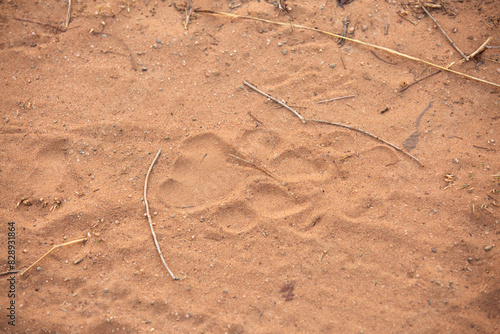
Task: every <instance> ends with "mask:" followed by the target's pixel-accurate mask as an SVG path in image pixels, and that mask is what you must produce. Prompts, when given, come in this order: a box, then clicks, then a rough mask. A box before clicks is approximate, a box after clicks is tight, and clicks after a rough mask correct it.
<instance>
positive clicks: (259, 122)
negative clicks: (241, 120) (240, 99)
mask: <svg viewBox="0 0 500 334" xmlns="http://www.w3.org/2000/svg"><path fill="white" fill-rule="evenodd" d="M247 114H248V116H250V117H252V118H253V119H254V120H255V121H256V122H257V124H261V125H264V123H262V122H261V121H259V120H258V119H257V117H255V116H254V115H252V114H251V113H250V111H249V112H247Z"/></svg>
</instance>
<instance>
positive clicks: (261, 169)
mask: <svg viewBox="0 0 500 334" xmlns="http://www.w3.org/2000/svg"><path fill="white" fill-rule="evenodd" d="M229 156H230V157H233V158H235V159H238V160H240V161H243V162H244V163H246V164H249V165H250V166H253V167H255V168H257V169H258V170H260V171H261V172H262V173H264V174H266V175H267V176H269V177H270V178H272V179H275V180H277V181H279V180H278V179H277V178H276V177H275V176H274V175H273V174H272V173H271V172H269V171H268V170H267V169H265V168H263V167H260V166H259V165H256V164H254V163H251V162H250V161H248V160H245V159H243V158H240V157H238V156H236V155H233V154H231V153H229Z"/></svg>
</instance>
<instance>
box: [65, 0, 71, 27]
mask: <svg viewBox="0 0 500 334" xmlns="http://www.w3.org/2000/svg"><path fill="white" fill-rule="evenodd" d="M70 17H71V0H68V14H67V15H66V28H67V27H68V26H69V19H70Z"/></svg>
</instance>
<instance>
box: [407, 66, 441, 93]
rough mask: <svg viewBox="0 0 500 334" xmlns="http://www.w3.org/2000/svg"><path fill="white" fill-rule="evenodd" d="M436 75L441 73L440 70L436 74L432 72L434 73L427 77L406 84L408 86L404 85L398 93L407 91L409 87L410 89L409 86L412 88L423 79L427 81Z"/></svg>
mask: <svg viewBox="0 0 500 334" xmlns="http://www.w3.org/2000/svg"><path fill="white" fill-rule="evenodd" d="M438 73H441V70H439V71H436V72H434V73H431V74H429V75H428V76H425V77H423V78H422V79H418V80H415V81H413V82H412V83H411V84H408V85H406V86H405V87H404V88H402V89H401V90H400V91H399V93H402V92H404V91H405V90H407V89H408V88H410V87H411V86H413V85H414V84H417V83H419V82H420V81H422V80H425V79H427V78H430V77H432V76H434V75H436V74H438Z"/></svg>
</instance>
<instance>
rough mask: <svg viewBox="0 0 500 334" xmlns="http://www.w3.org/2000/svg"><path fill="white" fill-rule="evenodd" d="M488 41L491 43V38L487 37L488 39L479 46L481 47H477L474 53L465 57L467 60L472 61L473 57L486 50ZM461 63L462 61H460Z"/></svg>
mask: <svg viewBox="0 0 500 334" xmlns="http://www.w3.org/2000/svg"><path fill="white" fill-rule="evenodd" d="M490 41H491V36H490V37H488V39H487V40H486V41H485V42H484V43H483V44H481V46H480V47H478V48H477V50H476V51H474V52H472V53H471V54H470V55H469V56H467V58H468V59H472V58H474V57H475V56H477V55H478V54H480V53H481V52H483V51H484V50H486V47H487V46H488V43H489V42H490ZM462 62H463V60H462Z"/></svg>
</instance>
